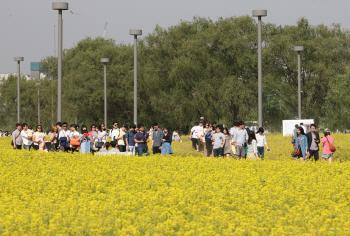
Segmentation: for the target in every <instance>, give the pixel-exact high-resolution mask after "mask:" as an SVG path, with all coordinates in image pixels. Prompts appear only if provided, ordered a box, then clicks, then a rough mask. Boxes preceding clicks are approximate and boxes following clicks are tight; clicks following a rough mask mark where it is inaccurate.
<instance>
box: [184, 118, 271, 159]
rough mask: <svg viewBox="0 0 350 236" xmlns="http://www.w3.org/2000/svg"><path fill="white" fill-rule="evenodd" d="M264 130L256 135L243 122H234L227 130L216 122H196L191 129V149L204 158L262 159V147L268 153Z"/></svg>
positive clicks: (260, 129)
mask: <svg viewBox="0 0 350 236" xmlns="http://www.w3.org/2000/svg"><path fill="white" fill-rule="evenodd" d="M264 131H265V130H264V129H263V128H259V129H258V132H257V134H255V132H254V130H250V129H249V128H245V124H244V122H243V121H239V122H234V126H233V127H232V128H231V129H230V130H228V128H227V127H225V125H222V124H219V125H216V122H215V121H214V122H206V123H205V125H204V126H203V122H202V121H200V122H197V123H195V125H194V126H193V128H192V129H191V134H190V139H191V141H192V149H193V150H197V152H203V153H204V155H205V156H207V157H210V156H214V157H219V156H223V157H225V158H229V157H230V156H233V157H236V158H238V159H243V158H247V159H251V160H256V159H259V158H261V159H263V158H264V156H265V155H264V150H265V149H264V146H266V148H267V150H268V151H270V149H269V147H268V145H267V142H266V136H265V134H264Z"/></svg>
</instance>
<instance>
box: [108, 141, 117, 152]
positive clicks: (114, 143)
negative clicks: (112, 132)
mask: <svg viewBox="0 0 350 236" xmlns="http://www.w3.org/2000/svg"><path fill="white" fill-rule="evenodd" d="M110 144H111V146H112V148H111V150H109V151H108V154H116V153H120V151H119V149H118V146H117V142H116V141H112V142H111V143H110Z"/></svg>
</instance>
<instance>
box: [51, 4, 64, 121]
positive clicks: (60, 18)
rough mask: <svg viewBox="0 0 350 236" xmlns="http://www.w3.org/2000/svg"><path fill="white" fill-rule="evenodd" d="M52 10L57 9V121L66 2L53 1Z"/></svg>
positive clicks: (59, 105)
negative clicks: (63, 12) (63, 17)
mask: <svg viewBox="0 0 350 236" xmlns="http://www.w3.org/2000/svg"><path fill="white" fill-rule="evenodd" d="M52 10H58V70H57V71H58V77H57V80H58V86H57V87H58V94H57V122H61V121H62V54H63V52H62V39H63V35H62V33H63V32H62V25H63V20H62V11H63V10H68V3H67V2H53V3H52Z"/></svg>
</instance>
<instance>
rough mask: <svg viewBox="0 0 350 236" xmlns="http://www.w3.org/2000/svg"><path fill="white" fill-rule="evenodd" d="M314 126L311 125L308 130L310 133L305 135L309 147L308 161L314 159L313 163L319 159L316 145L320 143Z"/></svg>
mask: <svg viewBox="0 0 350 236" xmlns="http://www.w3.org/2000/svg"><path fill="white" fill-rule="evenodd" d="M316 128H317V127H316V125H315V124H311V125H310V129H311V131H310V132H309V133H307V134H306V137H307V144H308V146H309V159H311V157H314V159H315V161H318V159H319V147H318V144H319V143H320V135H319V133H318V132H316Z"/></svg>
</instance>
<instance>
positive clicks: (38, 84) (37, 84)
mask: <svg viewBox="0 0 350 236" xmlns="http://www.w3.org/2000/svg"><path fill="white" fill-rule="evenodd" d="M35 85H36V86H38V125H40V86H41V83H36V84H35Z"/></svg>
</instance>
